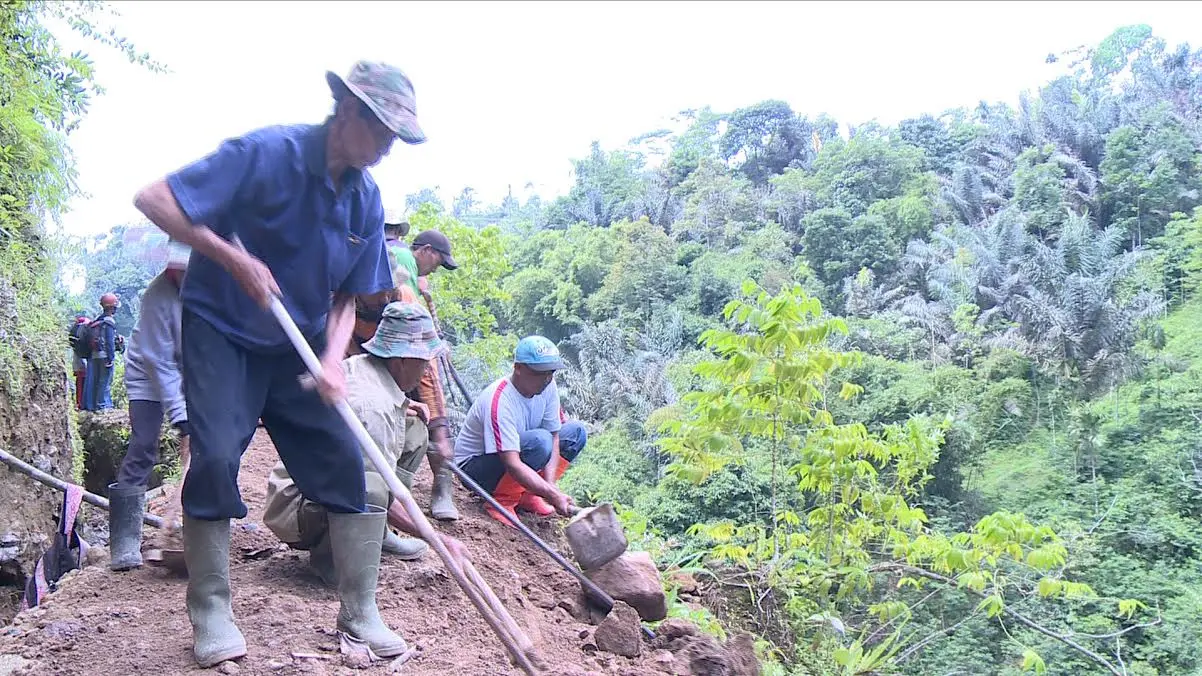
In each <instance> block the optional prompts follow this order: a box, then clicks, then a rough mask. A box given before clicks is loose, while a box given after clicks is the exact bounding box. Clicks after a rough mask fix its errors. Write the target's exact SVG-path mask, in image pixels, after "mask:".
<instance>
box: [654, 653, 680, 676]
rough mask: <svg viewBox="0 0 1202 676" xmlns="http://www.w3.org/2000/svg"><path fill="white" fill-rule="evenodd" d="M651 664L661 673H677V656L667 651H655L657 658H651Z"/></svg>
mask: <svg viewBox="0 0 1202 676" xmlns="http://www.w3.org/2000/svg"><path fill="white" fill-rule="evenodd" d="M651 663H652V664H654V665H655V668H657V669H660V670H661V671H664V672H667V673H669V674H675V673H676V656H675V655H673V654H672V653H670V652H668V651H667V650H657V651H655V656H654V657H652V658H651Z"/></svg>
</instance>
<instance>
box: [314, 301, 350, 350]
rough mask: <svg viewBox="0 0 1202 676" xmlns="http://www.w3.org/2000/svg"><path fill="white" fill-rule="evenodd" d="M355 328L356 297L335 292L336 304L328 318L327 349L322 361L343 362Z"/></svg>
mask: <svg viewBox="0 0 1202 676" xmlns="http://www.w3.org/2000/svg"><path fill="white" fill-rule="evenodd" d="M354 330H355V297H354V296H348V295H345V294H341V293H340V294H335V296H334V305H333V307H331V308H330V316H329V318H328V319H327V320H326V350H325V354H324V355H323V356H322V361H323V362H325V363H327V364H332V363H335V362H341V361H342V358H343V356H345V355H346V350H347V348H348V347H350V344H351V333H353V332H354Z"/></svg>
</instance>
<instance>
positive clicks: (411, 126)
mask: <svg viewBox="0 0 1202 676" xmlns="http://www.w3.org/2000/svg"><path fill="white" fill-rule="evenodd" d="M326 82H327V83H328V84H329V85H330V91H331V92H332V93H333V94H334V100H336V101H340V100H342V97H343V96H345V95H346V94H347V92H350V93H351V94H354V95H355V97H356V98H358V99H359V100H360V101H362V102H363V103H364V105H366V106H367V107H368V108H370V109H371V112H373V113H375V114H376V117H378V118H380V121H381V122H383V123H384V126H386V127H388V128H389V129H391V130H392V131H393V133H394V134H396V135H397V136H398V137H400V139H401V140H402V141H404V142H405V143H408V144H410V145H416V144H418V143H425V142H426V134H425V132H423V131H422V128H421V127H420V126H418V124H417V98H416V95H415V94H414V93H413V83H412V82H410V81H409V78H408V77H406V76H405V74H404V73H403V72H401V70H400V69H399V68H397V67H395V66H390V65H388V64H386V63H380V62H378V61H359V62H358V63H356V64H355V65H354V67H352V68H351V72H350V74H349V75H347V76H346V77H345V78H344V77H342V76H341V75H339V74H337V73H335V72H333V71H329V72H327V73H326Z"/></svg>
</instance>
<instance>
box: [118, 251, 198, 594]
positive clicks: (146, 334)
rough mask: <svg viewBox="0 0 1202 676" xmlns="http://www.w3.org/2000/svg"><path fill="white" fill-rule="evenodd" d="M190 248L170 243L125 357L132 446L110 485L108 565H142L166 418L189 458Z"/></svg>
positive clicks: (182, 452)
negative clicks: (184, 325) (145, 519)
mask: <svg viewBox="0 0 1202 676" xmlns="http://www.w3.org/2000/svg"><path fill="white" fill-rule="evenodd" d="M190 253H191V250H190V249H189V248H188V246H187V245H185V244H181V243H179V242H171V243H169V244H168V253H167V267H166V269H164V270H163V271H162V272H161V273H159V275H158V276H157V277H155V278H154V279H152V280H151V281H150V284H149V285H148V286H147V287H146V292H145V293H143V294H142V302H141V305H140V308H139V313H138V325H137V327H135V328H134V333H133V335H132V336H130V339H129V349H128V351H127V352H126V355H125V391H126V393H127V395H128V397H129V429H130V432H129V447H128V450H126V452H125V457H124V458H123V459H122V460H121V467H120V468H118V470H117V481H116V482H114V483H112V484H110V485H109V503H110V504H109V553H110V555H111V556H110V562H109V567H110V568H112V569H113V570H118V571H120V570H129V569H131V568H137V567H139V566H141V565H142V553H141V549H142V512H143V511H144V510H145V508H146V486H147V483H149V480H150V472H151V470H153V469H154V466H155V463H157V462H158V460H159V436H160V430H161V429H162V426H163V414H164V413H165V414H166V415H167V419H168V420H170V421H171V424H172V425H173V426H174V427H175V429H176V430H177V431H178V432H179V435H180V439H181V444H180V463H181V465H182V464H183V463H184V462H185V460H186V458H187V457H188V407H187V405H186V404H185V403H184V392H183V382H184V381H183V375H182V367H181V364H180V345H181V336H180V314H181V310H182V308H183V305H182V303H181V302H180V289H181V288H182V286H183V281H184V274H185V272H186V270H187V268H188V257H189V254H190Z"/></svg>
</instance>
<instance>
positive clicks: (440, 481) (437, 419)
mask: <svg viewBox="0 0 1202 676" xmlns="http://www.w3.org/2000/svg"><path fill="white" fill-rule="evenodd" d="M389 214H390V215H389V216H386V217H385V220H384V227H385V236H386V237H389V236H391V239H389V240H388V243H387V247H388V254H389V255H388V258H389V263H390V264H391V266H392V281H393V285H394V288H393V289H392V290H391V292H389V293H386V294H378V295H376V296H373V297H361V298H359V299H357V301H356V322H355V334H354V340H353V341H352V342H353V343H354V344H355V345H356V348H355V349H353V350H351V351H350V353H351V354H358V353H360V352H362V345H363V343H364V341H366V340H368V339H370V338H371V337H372V336H373V335H374V333H375V330H376V325H377V324H378V322H379V321H380V319H379V318H380V310H381V308H383V307H384V305H386V304H387V303H388V302H390V301H392V300H400V301H403V302H411V303H420V302H421V300H422V299H423V298H424V299H425V300H426V304H427V307H428V309H429V311H430V313H431V315H433V312H434V309H433V304H432V301H431V299H430V294H429V291H428V287H427V289H426V290H423V289H422V281H423V280H425V279H426V277H427V276H428V275H431V274H433V273H434V272H436V271H437V270H439V269H441V268H446V269H447V270H455V269H456V268H458V267H459V264H458V263H456V262H455V259H454V257H453V256H452V255H451V242H450V240H449V239H447V237H446V235H444V234H442V233H441V232H439V231H437V230H426V231H424V232H422V233H420V234H418V235H417V237H414V238H413V243H412V244H410V245H406V244H405V243H404V242H403V241H401V240H400V237H403V236H404V235H405V234H406V233H408V232H409V222H408V219H407V218H405V216H404V215H403V214H400V213H398V212H389ZM409 394H410V396H412V397H413V398H414V399H416V400H417V401H419V402H421V403H423V404H425V405H426V406H427V407H428V408H429V410H430V420H429V428H430V450H429V453H428V455H427V456H426V458H427V460H428V461H429V463H430V473H431V474H432V475H433V477H434V484H433V486H432V488H431V490H430V515H431V516H433V517H434V518H435V519H438V520H440V521H454V520H456V519H458V518H459V510H458V509H457V508H456V507H455V502H454V497H453V492H452V489H451V470H450V469H448V468H447V467H446V466H445V463H448V462H452V461H453V458H454V448H453V447H452V445H451V435H450V432H449V429H448V425H449V420H448V419H447V414H446V410H447V405H446V397H445V396H444V394H443V391H442V378H441V377H440V372H439V367H438V363H437V361H435V362H433V363H431V364H430V367H429V368H428V369H426V371H425V373H424V374H423V375H422V378H421V382H420V383H419V384H418V386H417V389H416V390H414V391H412V392H410V393H409Z"/></svg>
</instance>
